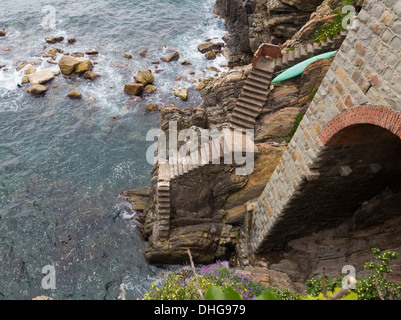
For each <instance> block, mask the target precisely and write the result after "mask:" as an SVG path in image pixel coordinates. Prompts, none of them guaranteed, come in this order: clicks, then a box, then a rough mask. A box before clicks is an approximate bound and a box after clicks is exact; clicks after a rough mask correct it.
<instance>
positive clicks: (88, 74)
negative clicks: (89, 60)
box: [84, 71, 100, 80]
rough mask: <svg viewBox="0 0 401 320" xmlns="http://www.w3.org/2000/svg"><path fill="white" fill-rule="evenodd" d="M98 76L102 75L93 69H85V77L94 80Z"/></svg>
mask: <svg viewBox="0 0 401 320" xmlns="http://www.w3.org/2000/svg"><path fill="white" fill-rule="evenodd" d="M98 77H100V75H99V74H97V73H94V72H92V71H85V73H84V78H85V79H89V80H94V79H96V78H98Z"/></svg>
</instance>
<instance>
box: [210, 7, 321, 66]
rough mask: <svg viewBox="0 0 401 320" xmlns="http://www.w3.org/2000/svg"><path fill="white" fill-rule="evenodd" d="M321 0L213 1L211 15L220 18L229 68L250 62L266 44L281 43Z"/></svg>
mask: <svg viewBox="0 0 401 320" xmlns="http://www.w3.org/2000/svg"><path fill="white" fill-rule="evenodd" d="M322 2H323V0H311V1H301V0H217V1H216V5H215V12H216V13H217V14H218V15H220V16H221V17H223V18H224V19H225V21H226V26H227V29H228V31H229V33H228V34H227V35H226V37H225V38H226V39H225V40H226V41H227V46H226V49H225V50H226V52H225V53H226V55H227V57H228V60H229V66H230V67H233V66H237V65H243V64H247V63H250V61H251V59H252V57H253V54H254V53H255V51H256V50H257V49H258V47H259V46H260V45H261V44H262V43H264V42H266V43H273V44H280V43H281V44H283V43H284V42H285V41H286V40H288V39H291V38H292V37H293V36H294V34H296V33H297V31H298V30H300V29H301V28H302V27H303V26H304V25H305V24H306V23H307V22H308V21H309V19H310V16H311V14H312V13H313V12H314V11H315V9H316V8H317V6H319V5H320V4H321V3H322Z"/></svg>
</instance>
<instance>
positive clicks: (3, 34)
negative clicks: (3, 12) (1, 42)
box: [0, 29, 7, 37]
mask: <svg viewBox="0 0 401 320" xmlns="http://www.w3.org/2000/svg"><path fill="white" fill-rule="evenodd" d="M6 34H7V33H6V31H5V30H4V29H1V30H0V37H5V36H6Z"/></svg>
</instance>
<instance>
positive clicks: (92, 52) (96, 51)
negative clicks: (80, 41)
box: [85, 49, 99, 55]
mask: <svg viewBox="0 0 401 320" xmlns="http://www.w3.org/2000/svg"><path fill="white" fill-rule="evenodd" d="M85 54H87V55H96V54H99V51H98V50H96V49H89V50H86V51H85Z"/></svg>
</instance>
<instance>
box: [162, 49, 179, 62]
mask: <svg viewBox="0 0 401 320" xmlns="http://www.w3.org/2000/svg"><path fill="white" fill-rule="evenodd" d="M178 59H180V54H179V53H178V52H177V51H174V52H172V53H169V54H168V55H166V56H164V57H162V58H161V60H162V61H164V62H172V61H177V60H178Z"/></svg>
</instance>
